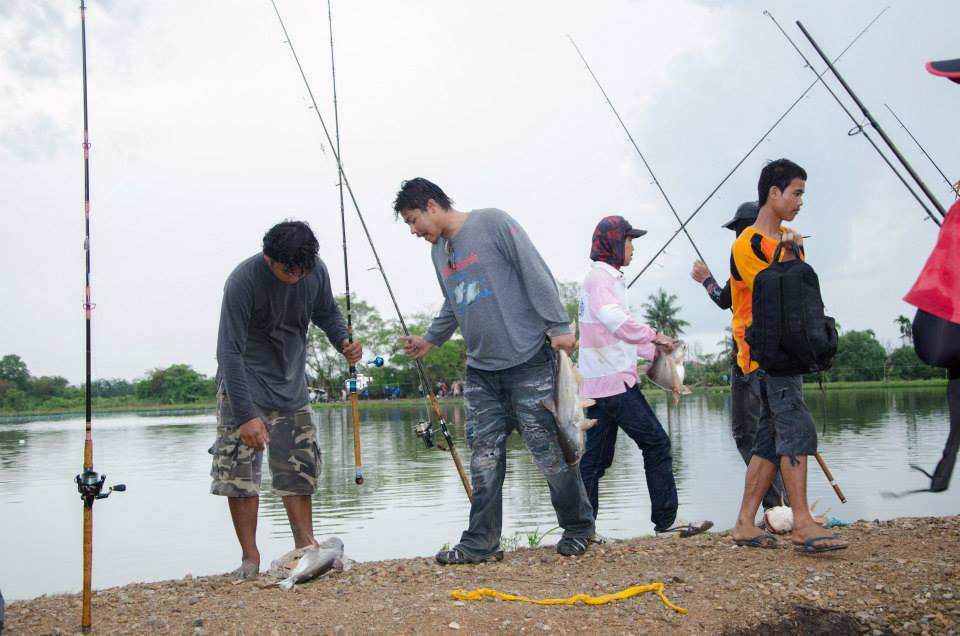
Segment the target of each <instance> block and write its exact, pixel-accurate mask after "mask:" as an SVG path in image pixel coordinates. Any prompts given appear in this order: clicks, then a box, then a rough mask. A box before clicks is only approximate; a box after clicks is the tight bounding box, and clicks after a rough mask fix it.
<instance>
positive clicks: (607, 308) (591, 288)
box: [578, 261, 657, 398]
mask: <svg viewBox="0 0 960 636" xmlns="http://www.w3.org/2000/svg"><path fill="white" fill-rule="evenodd" d="M626 296H627V290H626V286H625V285H624V284H623V274H622V273H621V272H620V270H618V269H616V268H614V267H611V266H610V265H608V264H607V263H604V262H602V261H594V263H593V267H592V268H591V269H590V272H589V273H588V274H587V277H586V278H585V279H584V281H583V290H582V292H581V295H580V358H579V363H578V366H579V368H580V374H581V375H582V376H583V384H582V385H581V386H580V396H581V397H583V398H601V397H609V396H611V395H619V394H620V393H623V392H624V391H626V390H627V388H629V387H632V386H633V385H635V384H636V383H637V382H639V381H640V378H639V376H638V375H637V356H639V357H641V358H644V359H647V360H653V357H654V355H655V353H656V349H655V347H654V344H653V341H654V339H655V338H656V337H657V332H656V331H655V330H653V329H652V328H650V327H648V326H647V325H643V324H640V323H638V322H636V321H635V320H634V319H633V318H631V316H630V310H629V308H628V307H627V303H626Z"/></svg>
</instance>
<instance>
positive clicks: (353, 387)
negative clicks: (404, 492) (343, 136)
mask: <svg viewBox="0 0 960 636" xmlns="http://www.w3.org/2000/svg"><path fill="white" fill-rule="evenodd" d="M327 24H328V26H329V27H330V76H331V79H332V84H333V124H334V129H335V130H336V136H337V157H338V158H339V157H340V109H339V108H338V107H337V66H336V64H335V63H334V60H333V12H332V11H331V9H330V0H327ZM337 174H338V175H339V178H338V181H337V188H338V189H339V190H340V229H341V230H342V231H343V278H344V281H346V286H347V340H348V341H349V342H350V344H353V317H352V314H351V311H350V266H349V263H348V262H347V219H346V213H345V212H344V208H343V168H341V166H340V161H339V160H338V161H337ZM348 386H349V387H350V406H351V407H352V409H353V463H354V466H355V467H356V470H355V472H354V477H353V480H354V481H355V482H356V483H357V484H362V483H363V461H362V460H361V459H360V404H359V403H358V402H357V365H356V364H355V363H353V362H351V363H350V380H349V382H348Z"/></svg>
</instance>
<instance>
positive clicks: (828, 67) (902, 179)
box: [763, 10, 942, 225]
mask: <svg viewBox="0 0 960 636" xmlns="http://www.w3.org/2000/svg"><path fill="white" fill-rule="evenodd" d="M763 14H764V15H765V16H767V17H768V18H770V20H772V21H773V23H774V24H775V25H776V27H777V29H778V30H779V31H780V33H782V34H783V37H785V38H786V39H787V42H789V43H790V46H792V47H793V49H794V50H795V51H796V52H797V54H798V55H800V57H801V58H802V59H803V61H804V63H805V64H806V66H807V67H808V68H809V69H810V72H812V73H813V74H815V75H817V80H818V81H819V82H820V83H821V84H823V87H824V88H826V89H827V92H828V93H830V96H831V97H833V99H834V101H836V102H837V104H839V106H840V108H842V109H843V112H845V113H846V114H847V117H849V118H850V121H852V122H853V124H854V126H860V124H859V122H857V118H856V117H854V116H853V113H851V112H850V111H849V109H847V107H846V106H845V105H844V103H843V102H842V101H841V100H840V98H839V97H837V94H836V93H834V92H833V89H832V88H830V86H829V84H827V82H826V81H825V80H824V79H823V75H824V74H825V73H826V71H824V72H823V73H820V74H817V71H816V69H815V68H813V64H812V63H811V62H810V60H808V59H807V56H806V55H804V54H803V51H801V50H800V47H798V46H797V45H796V43H795V42H794V41H793V38H791V37H790V36H789V35H787V32H786V31H784V30H783V27H781V26H780V23H779V22H777V19H776V18H775V17H773V14H772V13H770V12H769V11H766V10H764V12H763ZM797 24H798V25H800V23H799V22H797ZM800 29H801V30H802V29H803V25H800ZM804 33H806V32H804ZM808 38H809V36H808ZM811 42H812V40H811ZM814 46H816V44H814ZM817 50H818V52H819V49H817ZM824 60H826V62H827V69H828V70H829V69H834V67H833V65H832V64H831V63H830V60H828V59H827V58H826V57H824ZM833 72H834V75H836V70H835V69H834V71H833ZM838 77H839V76H838ZM841 82H842V80H841ZM864 114H865V115H866V116H867V119H869V120H871V124H872V123H873V118H872V117H870V115H869V113H866V112H864ZM874 128H876V126H875V125H874ZM877 131H878V132H880V134H881V136H883V137H885V135H883V132H882V131H880V130H879V128H877ZM860 134H862V135H863V138H864V139H866V140H867V141H868V142H870V145H871V146H873V149H874V150H876V151H877V154H879V155H880V157H881V158H882V159H883V161H884V163H886V164H887V165H888V166H889V167H890V169H891V170H892V171H893V173H894V174H895V175H897V178H898V179H900V182H901V183H902V184H903V186H904V187H905V188H906V189H907V190H909V191H910V194H912V195H913V198H915V199H916V200H917V203H919V204H920V207H922V208H923V209H924V211H925V212H926V213H927V214H928V215H929V216H930V218H931V219H933V222H934V223H936V224H937V225H940V220H939V219H937V217H935V216H934V215H933V212H931V211H930V208H928V207H927V206H926V204H925V203H924V202H923V199H921V198H920V195H918V194H917V193H916V192H915V191H914V189H913V188H911V187H910V184H909V183H907V180H906V179H905V178H904V177H903V175H902V174H900V171H899V170H897V168H896V166H894V165H893V163H892V162H891V161H890V159H889V158H888V157H887V155H885V154H884V153H883V151H882V150H880V147H879V146H877V144H876V142H874V141H873V138H872V137H870V135H869V134H867V130H866V128H862V127H861V130H860ZM888 145H889V144H888ZM894 154H896V155H897V156H898V157H899V156H900V155H899V153H898V152H897V151H896V150H894ZM905 161H906V160H905V159H901V162H905ZM907 170H908V171H909V172H910V173H911V174H913V170H912V168H910V167H909V166H908V167H907ZM917 178H919V177H917ZM921 188H922V189H923V190H924V192H926V191H927V190H926V186H924V185H921ZM936 205H937V206H939V203H936ZM941 209H942V208H941ZM941 213H942V212H941Z"/></svg>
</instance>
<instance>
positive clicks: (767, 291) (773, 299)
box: [746, 242, 837, 376]
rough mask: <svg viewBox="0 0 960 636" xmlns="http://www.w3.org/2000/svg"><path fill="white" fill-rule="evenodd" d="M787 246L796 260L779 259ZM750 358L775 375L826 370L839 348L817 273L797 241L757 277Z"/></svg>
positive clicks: (749, 333)
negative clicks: (821, 295)
mask: <svg viewBox="0 0 960 636" xmlns="http://www.w3.org/2000/svg"><path fill="white" fill-rule="evenodd" d="M784 247H787V248H789V249H792V250H793V252H794V254H795V255H796V259H795V260H791V261H786V262H784V263H781V262H779V260H780V252H781V250H782V249H783V248H784ZM746 338H747V343H748V344H749V345H750V357H751V358H753V359H754V360H756V361H757V363H758V364H759V365H760V368H761V369H763V370H764V371H766V372H767V373H769V374H770V375H774V376H781V375H799V374H805V373H817V372H819V371H826V370H827V369H829V368H830V365H831V364H833V356H834V355H836V353H837V325H836V322H835V321H834V320H833V318H831V317H830V316H825V315H824V313H823V300H822V299H821V297H820V281H819V279H818V278H817V273H816V272H814V271H813V268H812V267H810V265H808V264H807V263H805V262H804V261H802V260H801V259H800V250H799V249H798V248H797V246H796V244H795V243H793V242H789V243H780V244H779V245H778V246H777V249H776V251H775V252H774V254H773V262H772V263H771V264H770V265H769V266H768V267H767V268H766V269H764V270H763V271H761V272H760V273H759V274H757V276H756V278H755V279H754V282H753V324H751V325H750V327H749V328H747V333H746Z"/></svg>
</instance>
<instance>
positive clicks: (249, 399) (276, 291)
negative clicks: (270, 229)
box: [217, 254, 347, 425]
mask: <svg viewBox="0 0 960 636" xmlns="http://www.w3.org/2000/svg"><path fill="white" fill-rule="evenodd" d="M311 321H312V322H313V323H314V324H315V325H317V326H318V327H320V329H322V330H323V332H324V333H325V334H326V335H327V338H328V339H329V340H330V343H331V344H332V345H333V346H334V347H335V348H336V349H337V351H340V350H341V349H342V343H343V340H344V339H346V337H347V326H346V324H345V323H344V321H343V315H342V314H341V313H340V308H339V307H337V303H336V301H334V299H333V292H332V290H331V287H330V275H329V273H327V267H326V265H324V264H323V261H321V260H319V259H318V260H317V265H316V267H314V268H313V270H311V271H310V273H309V274H307V275H306V276H305V277H304V278H303V279H301V280H300V281H298V282H297V283H296V284H294V285H290V284H288V283H284V282H282V281H280V280H279V279H278V278H277V277H276V276H274V274H273V272H271V271H270V268H269V266H267V263H266V261H264V258H263V254H256V255H254V256H251V257H250V258H248V259H246V260H244V261H243V262H242V263H240V264H239V265H238V266H237V267H236V269H234V270H233V272H232V273H231V274H230V276H229V277H228V278H227V283H226V285H224V288H223V305H222V306H221V308H220V332H219V334H218V336H217V363H218V367H217V382H218V383H220V384H222V385H223V387H224V389H225V390H226V393H227V395H228V396H229V397H230V405H231V407H232V408H233V414H234V416H235V418H236V423H237V424H238V425H239V424H242V423H243V422H246V421H247V420H250V419H252V418H254V417H256V416H257V412H256V409H255V408H254V404H256V405H257V406H259V407H261V408H263V409H266V410H293V409H296V408H299V407H301V406H303V405H304V404H306V403H307V402H309V397H308V395H307V382H306V377H305V376H306V357H307V327H309V325H310V322H311Z"/></svg>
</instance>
